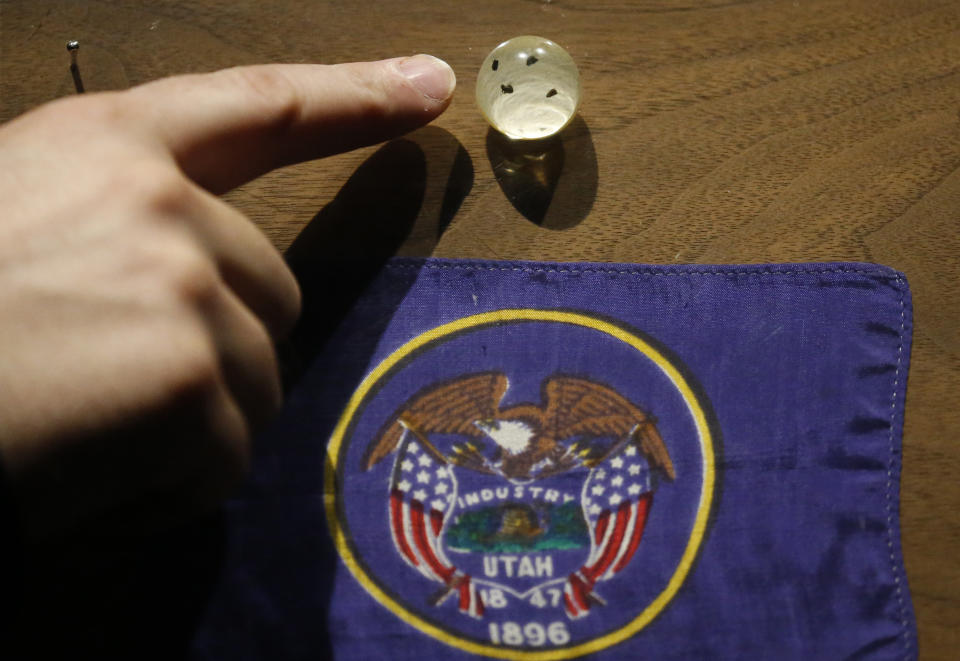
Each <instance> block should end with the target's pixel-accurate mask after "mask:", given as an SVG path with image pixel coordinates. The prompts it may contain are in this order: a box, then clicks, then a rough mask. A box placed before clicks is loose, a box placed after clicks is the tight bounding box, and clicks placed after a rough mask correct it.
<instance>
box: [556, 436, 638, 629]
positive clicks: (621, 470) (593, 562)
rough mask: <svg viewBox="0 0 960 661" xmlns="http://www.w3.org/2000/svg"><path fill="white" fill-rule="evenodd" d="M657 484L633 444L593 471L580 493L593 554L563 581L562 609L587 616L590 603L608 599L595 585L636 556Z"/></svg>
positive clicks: (576, 614) (569, 614)
mask: <svg viewBox="0 0 960 661" xmlns="http://www.w3.org/2000/svg"><path fill="white" fill-rule="evenodd" d="M654 486H655V484H654V480H653V479H652V477H651V472H650V465H649V463H648V462H647V459H646V458H645V457H644V456H643V453H641V452H639V451H638V450H637V447H636V445H634V444H628V445H626V446H625V447H624V448H623V449H622V450H620V451H619V452H616V453H614V454H613V455H612V456H609V457H607V458H606V459H605V460H604V461H603V462H602V463H600V464H598V465H597V466H595V467H594V468H593V470H591V471H590V474H589V475H588V476H587V479H586V481H585V482H584V484H583V493H582V497H581V503H582V504H583V508H584V514H585V516H586V518H587V523H588V524H589V526H590V530H591V531H592V532H591V540H590V541H591V544H590V555H589V556H588V557H587V561H586V563H584V564H583V566H582V567H580V569H579V570H577V571H576V572H574V573H572V574H570V576H569V578H568V579H567V582H566V584H565V586H564V595H563V602H564V608H565V610H566V612H567V615H568V616H569V617H570V618H573V619H576V618H579V617H583V616H584V615H586V614H587V613H588V612H589V610H590V608H591V606H592V605H594V604H604V603H605V602H604V601H603V599H601V598H600V597H599V596H598V595H597V594H596V593H594V591H593V588H594V585H596V584H597V583H598V582H600V581H605V580H608V579H610V578H612V577H613V576H615V575H616V574H617V573H618V572H620V571H622V570H623V569H624V568H625V567H626V566H627V564H628V563H629V562H630V559H631V558H633V556H634V554H635V553H636V551H637V547H638V546H639V545H640V540H641V539H642V537H643V529H644V526H645V525H646V522H647V513H648V512H649V511H650V505H651V504H652V503H653V489H654Z"/></svg>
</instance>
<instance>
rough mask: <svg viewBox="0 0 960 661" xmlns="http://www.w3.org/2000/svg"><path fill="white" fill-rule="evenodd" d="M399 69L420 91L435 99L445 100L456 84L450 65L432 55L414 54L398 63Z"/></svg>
mask: <svg viewBox="0 0 960 661" xmlns="http://www.w3.org/2000/svg"><path fill="white" fill-rule="evenodd" d="M400 71H402V72H403V75H404V76H406V77H407V80H409V81H410V82H411V83H413V86H414V87H416V88H417V89H418V90H420V92H421V93H422V94H423V95H424V96H426V97H429V98H431V99H433V100H435V101H445V100H446V99H447V98H449V97H450V95H451V94H453V88H454V87H456V86H457V77H456V75H455V74H454V73H453V69H451V68H450V65H449V64H447V63H446V62H444V61H443V60H441V59H439V58H436V57H434V56H433V55H414V56H413V57H408V58H407V59H405V60H404V61H403V62H401V63H400Z"/></svg>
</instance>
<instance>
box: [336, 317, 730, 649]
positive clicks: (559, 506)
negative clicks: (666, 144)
mask: <svg viewBox="0 0 960 661" xmlns="http://www.w3.org/2000/svg"><path fill="white" fill-rule="evenodd" d="M711 420H712V415H711V413H710V406H709V403H708V402H707V399H706V396H705V394H704V393H703V392H702V391H701V390H700V388H699V387H698V386H697V385H696V382H695V379H694V377H693V375H691V374H689V373H688V371H687V370H686V369H685V368H684V366H683V365H682V364H681V362H680V360H679V359H678V358H677V357H676V356H674V355H673V354H672V353H671V352H670V351H669V349H667V348H666V347H663V346H661V345H660V344H659V343H658V342H657V341H656V340H655V339H653V338H651V337H648V336H646V335H644V334H643V333H642V332H640V331H638V330H635V329H632V328H629V327H627V326H626V325H624V324H621V323H619V322H618V321H616V320H612V319H609V318H603V317H599V316H597V315H595V314H591V313H585V312H580V311H573V310H549V309H504V310H497V311H493V312H486V313H481V314H475V315H471V316H466V317H461V318H459V319H456V320H454V321H450V322H448V323H445V324H443V325H440V326H437V327H435V328H432V329H429V330H426V331H425V332H421V333H419V334H412V337H411V339H409V340H408V341H406V343H404V344H402V346H400V347H399V348H397V349H396V350H394V351H393V352H392V353H390V354H389V355H388V356H387V357H386V358H384V359H383V360H382V361H381V362H379V364H376V365H375V366H373V368H372V370H371V371H370V372H369V373H368V374H367V376H366V377H365V378H364V379H363V381H362V382H361V383H360V385H359V386H358V387H357V388H356V390H355V391H354V393H353V396H352V397H351V398H350V400H349V402H348V403H347V405H346V407H345V409H344V411H343V413H342V415H341V417H340V418H339V421H338V423H337V425H336V427H335V429H334V431H333V434H332V436H331V439H330V443H329V446H328V450H327V453H328V454H327V463H326V475H325V494H324V495H325V500H326V511H327V518H328V523H329V526H330V530H331V533H332V536H333V540H334V543H335V546H336V548H337V551H338V553H339V554H340V557H341V558H342V560H343V562H344V563H345V565H346V566H347V568H348V569H349V570H350V572H351V573H352V575H353V576H354V577H355V578H356V579H357V581H359V583H360V584H361V585H362V586H363V587H364V588H365V589H366V590H367V592H368V593H369V594H370V595H371V596H372V597H373V598H374V599H376V600H377V601H378V602H379V603H380V604H381V605H383V606H384V607H385V608H387V609H388V610H389V611H390V612H392V613H393V614H394V615H396V616H397V617H399V618H400V619H401V620H403V621H404V622H406V623H407V624H409V625H410V626H412V627H414V628H416V629H418V630H420V631H421V632H423V633H425V634H427V635H430V636H432V637H434V638H436V639H438V640H440V641H442V642H444V643H447V644H449V645H451V646H453V647H455V648H459V649H461V650H464V651H467V652H472V653H479V654H485V655H487V656H492V657H497V658H504V659H525V660H531V661H532V660H543V661H547V660H549V659H566V658H573V657H576V656H579V655H582V654H586V653H590V652H596V651H599V650H602V649H605V648H607V647H610V646H612V645H616V644H617V643H619V642H622V641H624V640H626V639H627V638H630V637H632V636H635V635H637V634H638V633H639V632H641V631H642V630H643V629H644V628H645V627H647V626H648V625H651V623H652V622H654V621H655V619H656V617H657V615H658V614H659V613H660V612H662V610H663V609H664V608H665V607H666V606H667V605H668V604H669V603H670V602H671V601H672V600H673V599H674V598H675V597H676V595H677V593H678V591H679V590H680V589H681V587H682V585H683V583H684V580H685V579H686V577H687V575H688V574H689V572H690V571H691V568H692V567H693V564H694V561H695V559H696V557H697V555H698V553H699V552H700V551H701V548H702V545H703V543H704V540H705V537H706V532H707V528H708V522H709V519H710V516H711V511H712V508H713V505H714V499H715V493H714V492H715V488H716V467H715V466H716V449H715V445H716V443H717V431H716V429H715V428H714V425H713V424H712V422H711Z"/></svg>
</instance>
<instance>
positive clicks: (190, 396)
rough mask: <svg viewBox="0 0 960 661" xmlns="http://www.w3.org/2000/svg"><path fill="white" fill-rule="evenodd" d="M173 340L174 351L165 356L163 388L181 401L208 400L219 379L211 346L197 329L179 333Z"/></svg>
mask: <svg viewBox="0 0 960 661" xmlns="http://www.w3.org/2000/svg"><path fill="white" fill-rule="evenodd" d="M181 332H182V331H181ZM171 335H172V333H171ZM175 344H176V351H175V352H173V353H171V355H170V356H169V360H170V362H169V374H168V379H167V381H168V383H167V390H168V393H169V398H170V400H171V401H174V402H180V403H182V404H192V403H194V402H198V401H199V402H204V401H206V400H208V399H209V398H210V397H211V393H214V392H215V391H216V389H217V388H219V387H221V386H220V384H221V382H222V373H221V367H220V359H219V356H218V355H217V351H216V349H215V347H213V346H212V344H211V343H210V342H209V341H208V340H207V338H206V337H205V336H204V334H203V333H202V332H199V331H198V332H192V333H191V332H189V331H188V332H186V333H183V337H182V338H181V340H180V341H179V342H176V343H175Z"/></svg>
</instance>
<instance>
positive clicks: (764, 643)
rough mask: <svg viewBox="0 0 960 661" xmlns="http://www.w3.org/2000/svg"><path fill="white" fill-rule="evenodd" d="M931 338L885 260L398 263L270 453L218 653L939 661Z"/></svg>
mask: <svg viewBox="0 0 960 661" xmlns="http://www.w3.org/2000/svg"><path fill="white" fill-rule="evenodd" d="M343 277H348V275H347V274H344V275H343ZM504 311H506V312H504ZM910 333H911V306H910V294H909V290H908V287H907V283H906V281H905V279H904V277H903V275H902V274H900V273H898V272H896V271H893V270H891V269H888V268H885V267H882V266H876V265H871V264H852V263H844V264H840V263H835V264H804V265H756V266H717V267H713V266H662V267H661V266H636V265H615V264H545V263H520V262H509V263H508V262H472V261H447V260H438V259H429V260H394V261H391V262H390V263H389V264H388V265H387V266H386V267H385V268H384V269H383V271H382V272H381V273H380V275H379V276H378V277H376V278H375V279H374V281H373V282H372V283H371V284H370V286H369V287H368V288H367V290H366V292H365V293H364V295H363V296H362V297H361V298H360V299H359V300H358V301H357V302H356V304H355V305H354V306H353V308H352V309H351V310H350V311H349V313H348V314H346V316H345V317H344V318H343V319H342V321H341V322H340V323H339V324H338V326H337V327H336V330H335V331H334V332H333V333H332V334H331V335H330V337H329V338H325V342H324V346H323V347H322V349H319V350H318V351H317V352H316V354H315V355H313V356H312V357H311V359H310V361H309V364H308V365H306V373H305V376H304V378H303V379H301V380H300V381H299V383H298V384H297V386H296V388H295V389H294V390H293V392H292V393H291V394H290V396H289V397H288V402H287V405H286V407H285V410H284V412H283V414H282V415H281V417H280V419H279V420H278V421H277V422H276V424H275V425H273V427H272V428H271V429H269V430H268V431H267V433H265V434H264V436H263V437H262V438H261V439H259V442H258V444H257V447H256V457H255V462H254V472H253V477H252V479H251V481H250V484H249V486H248V487H247V489H246V490H245V491H244V493H243V494H242V495H241V496H240V497H239V498H237V499H236V500H235V501H233V502H232V503H231V504H230V506H229V511H228V515H227V522H228V523H227V555H226V560H225V564H224V568H223V572H222V575H221V582H220V585H219V587H218V588H217V590H216V593H215V595H214V598H213V600H212V602H211V604H210V607H209V609H208V612H207V615H206V617H205V619H204V622H203V626H202V627H201V629H200V632H199V634H198V636H197V638H196V640H195V643H194V652H193V654H194V657H195V658H197V659H224V658H230V659H267V658H269V659H321V658H337V659H379V658H390V659H396V660H403V659H410V660H413V659H416V660H421V659H434V658H437V659H440V658H442V659H462V658H473V657H474V656H475V655H476V654H480V655H489V656H493V657H498V658H512V659H552V658H557V659H560V658H571V657H574V656H583V655H590V658H597V659H628V658H657V659H761V658H766V659H772V658H776V659H803V660H804V661H806V660H809V659H848V658H849V659H868V658H869V659H910V658H915V656H916V633H915V624H914V618H913V611H912V607H911V603H910V597H909V593H908V590H907V582H906V577H905V574H904V566H903V561H902V557H901V549H900V532H899V523H898V514H899V476H900V457H901V450H900V438H901V429H902V421H903V409H904V399H905V387H906V381H907V366H908V358H909V347H910ZM478 375H479V376H478ZM483 375H488V376H483ZM470 378H474V380H473V381H469V380H468V379H470ZM501 378H505V379H506V380H507V381H508V383H509V385H508V387H507V389H506V392H505V394H504V395H503V398H502V400H499V401H495V402H494V404H496V406H495V407H494V408H493V409H488V411H487V413H486V414H485V416H486V417H485V418H484V419H486V420H487V421H486V422H483V421H482V420H480V418H481V417H483V416H480V415H479V414H478V413H476V412H475V411H473V410H472V409H470V407H471V406H472V404H469V403H460V404H457V402H460V401H461V400H460V399H457V398H458V397H461V398H462V401H463V402H470V401H478V400H483V396H477V395H475V394H474V390H473V389H477V388H478V389H479V390H477V392H480V391H482V390H483V387H485V386H484V384H485V383H486V382H485V381H483V379H489V381H490V383H492V384H495V383H499V382H500V381H498V379H501ZM445 384H446V385H445ZM450 384H452V385H450ZM477 384H480V385H477ZM447 386H450V387H449V388H447V389H446V390H442V388H445V387H447ZM494 390H496V388H495V387H494ZM431 393H434V394H436V393H440V394H439V395H437V397H439V399H438V400H437V401H440V402H441V403H440V404H436V403H434V404H430V403H429V401H428V400H427V399H424V398H425V397H426V398H428V397H429V396H430V394H431ZM551 393H552V394H551ZM558 393H559V394H558ZM571 393H580V394H571ZM584 393H586V394H584ZM618 397H619V398H621V399H617V398H618ZM551 398H552V399H551ZM561 399H563V401H560V400H561ZM495 400H496V398H495ZM424 402H427V403H424ZM443 402H453V403H450V404H449V405H448V404H445V403H443ZM524 405H525V406H526V407H527V408H525V409H524V408H522V406H524ZM518 406H520V407H521V408H517V407H518ZM431 407H432V408H431ZM457 407H459V408H457ZM551 407H553V408H551ZM591 407H592V408H591ZM468 409H470V410H468ZM491 410H492V411H493V412H492V413H490V411H491ZM524 410H525V411H527V415H526V418H524V416H523V415H521V414H522V413H523V411H524ZM531 411H532V413H531ZM538 411H539V412H538ZM551 411H552V412H551ZM557 411H560V412H559V413H558V412H557ZM564 411H571V412H570V413H569V415H567V414H566V413H564ZM458 415H459V416H460V417H461V418H463V420H464V421H465V422H464V425H465V426H462V427H461V431H460V432H457V431H451V429H450V428H447V429H441V428H443V426H444V425H445V424H446V425H447V426H448V427H449V426H450V425H452V424H453V423H452V422H450V421H451V420H455V419H456V418H457V416H458ZM564 415H567V417H566V418H564V417H563V416H564ZM511 416H512V418H511ZM558 416H559V417H558ZM591 416H592V417H591ZM631 416H633V417H631ZM521 418H524V419H525V420H526V422H523V420H520V419H521ZM634 418H636V420H635V423H636V424H634V423H629V424H628V427H617V424H621V423H618V422H616V420H621V419H623V420H633V419H634ZM513 419H516V420H517V421H519V422H517V423H516V425H514V427H510V428H509V429H508V425H507V424H506V423H508V422H509V423H511V424H513V422H511V421H512V420H513ZM398 421H402V422H403V424H400V422H398ZM444 421H446V422H444ZM624 424H626V423H624ZM483 425H487V431H484V430H482V429H481V430H480V431H477V430H478V429H480V427H481V426H483ZM490 425H493V426H497V425H500V426H501V427H502V429H504V430H507V431H509V430H510V429H512V430H513V431H509V433H510V434H514V435H513V436H509V435H507V436H503V435H501V436H499V437H498V436H497V434H498V433H499V432H498V431H496V430H494V431H489V428H490ZM517 425H520V426H517ZM523 425H526V426H523ZM538 425H539V427H538ZM631 425H633V426H631ZM547 427H549V428H550V429H547ZM534 428H536V430H538V431H537V434H539V435H537V436H535V437H534V438H535V439H539V440H537V441H536V443H534V441H533V440H531V441H529V444H528V445H527V446H523V448H521V447H520V445H517V444H519V443H520V442H521V441H518V440H517V439H518V438H520V436H523V434H524V433H526V432H524V431H523V430H525V429H534ZM551 429H552V430H554V431H550V430H551ZM624 429H628V431H627V432H626V433H624V432H623V430H624ZM391 430H392V431H391ZM517 430H519V431H517ZM507 431H504V432H503V433H504V434H506V433H507ZM488 432H489V433H488ZM548 432H549V433H548ZM654 432H655V434H654ZM530 433H533V432H530ZM517 434H520V436H517ZM644 434H647V435H646V436H645V435H644ZM650 434H653V435H650ZM656 437H659V438H660V439H661V441H660V442H662V447H663V448H665V450H666V452H667V453H668V455H669V464H670V466H669V467H668V466H667V464H666V463H665V462H664V459H663V457H662V456H658V455H657V454H656V451H655V447H656V446H657V445H658V441H657V440H656ZM498 439H499V440H498ZM521 440H522V439H521ZM378 443H379V449H377V448H378ZM533 445H537V446H538V447H540V446H542V447H544V448H549V452H547V451H546V450H545V451H544V452H543V453H541V454H539V455H538V454H536V453H535V452H534V449H533ZM471 446H472V447H471ZM511 461H512V462H513V463H510V462H511ZM524 462H525V463H524ZM538 462H539V463H538ZM618 476H619V477H618ZM392 497H393V499H391V498H392ZM392 508H395V509H392ZM604 512H606V515H605V514H604ZM620 512H624V514H623V515H620V514H619V513H620ZM420 516H423V517H425V518H424V521H425V523H424V524H423V526H421V527H420V528H418V527H417V521H419V519H418V518H417V517H420ZM430 516H435V517H436V522H435V523H431V520H430ZM604 516H606V519H605V520H606V522H607V523H606V525H605V524H603V523H602V522H601V518H603V517H604ZM618 516H622V528H621V529H620V533H619V536H618V537H616V538H614V537H613V535H614V534H615V531H613V528H612V526H614V523H615V521H619V520H620V519H617V517H618ZM395 524H396V525H395ZM433 525H435V526H436V527H435V528H431V526H433ZM404 526H406V527H404ZM607 528H609V529H610V530H611V532H609V533H608V532H607ZM331 530H333V531H334V533H335V534H333V535H331ZM398 531H399V532H398ZM418 531H419V532H418ZM638 531H639V532H638ZM421 542H422V543H423V546H422V547H418V546H417V545H418V544H419V543H421ZM631 543H633V545H634V546H635V548H633V550H631V549H630V548H629V547H630V545H631ZM405 545H406V548H405ZM430 554H432V555H434V556H435V557H434V558H433V559H434V560H436V561H437V562H438V563H439V564H438V565H437V566H434V567H432V568H431V567H429V566H425V565H429V559H428V558H427V555H430ZM604 554H607V555H608V556H609V557H608V558H607V561H606V562H605V561H604V558H603V557H602V556H603V555H604ZM418 563H419V564H418ZM615 566H616V567H617V568H616V569H615ZM467 579H469V580H467ZM571 603H572V604H574V605H572V606H571V605H570V604H571ZM576 604H579V605H576Z"/></svg>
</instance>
